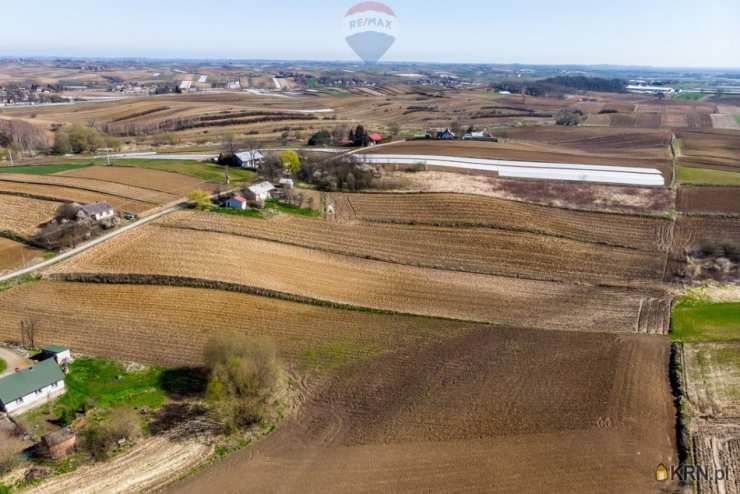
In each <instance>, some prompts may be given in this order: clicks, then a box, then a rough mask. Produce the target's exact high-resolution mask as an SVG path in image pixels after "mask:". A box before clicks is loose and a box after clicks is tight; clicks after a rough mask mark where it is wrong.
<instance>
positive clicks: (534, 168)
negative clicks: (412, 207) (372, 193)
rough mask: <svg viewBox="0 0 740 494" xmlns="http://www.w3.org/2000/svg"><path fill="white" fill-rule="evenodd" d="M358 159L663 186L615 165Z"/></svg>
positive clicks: (650, 172)
mask: <svg viewBox="0 0 740 494" xmlns="http://www.w3.org/2000/svg"><path fill="white" fill-rule="evenodd" d="M355 156H356V157H357V158H358V159H361V160H363V161H365V162H366V163H373V164H403V165H417V164H421V165H428V166H439V167H445V168H460V169H466V170H481V171H493V172H498V175H499V176H500V177H510V178H535V179H545V180H570V181H579V182H598V183H610V184H624V185H646V186H663V185H665V179H664V178H663V174H662V173H661V172H660V170H657V169H655V168H639V167H628V166H618V165H614V166H611V165H588V164H575V163H542V162H535V161H509V160H495V159H483V158H466V157H458V156H433V155H410V154H356V155H355Z"/></svg>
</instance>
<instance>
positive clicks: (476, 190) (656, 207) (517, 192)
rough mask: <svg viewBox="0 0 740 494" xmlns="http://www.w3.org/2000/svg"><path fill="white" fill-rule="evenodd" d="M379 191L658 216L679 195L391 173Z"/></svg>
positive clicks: (376, 186) (649, 189)
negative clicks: (466, 196)
mask: <svg viewBox="0 0 740 494" xmlns="http://www.w3.org/2000/svg"><path fill="white" fill-rule="evenodd" d="M373 188H374V189H375V190H378V191H383V192H393V193H408V192H416V193H418V192H427V193H430V192H436V193H439V192H447V193H458V194H475V195H481V196H489V197H495V198H498V199H506V200H509V201H518V202H528V203H532V204H539V205H543V206H553V207H558V208H566V209H578V210H582V211H597V212H607V213H619V214H643V215H645V214H657V213H661V212H665V211H668V210H669V209H672V208H673V207H674V206H675V199H674V197H673V192H672V191H671V190H670V189H668V188H665V187H629V186H620V185H602V184H591V183H585V182H584V183H573V182H570V183H565V182H554V181H548V180H516V179H507V178H500V177H491V176H487V175H470V174H463V173H448V172H440V171H422V172H419V171H414V172H413V173H408V172H402V171H395V172H394V171H388V170H387V169H386V170H384V173H383V174H382V176H381V178H380V179H378V180H376V181H375V183H374V185H373Z"/></svg>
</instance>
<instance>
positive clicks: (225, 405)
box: [204, 336, 282, 430]
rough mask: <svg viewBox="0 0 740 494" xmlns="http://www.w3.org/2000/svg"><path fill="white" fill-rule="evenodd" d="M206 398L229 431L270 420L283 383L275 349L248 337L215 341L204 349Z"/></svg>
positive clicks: (268, 343) (270, 344) (269, 344)
mask: <svg viewBox="0 0 740 494" xmlns="http://www.w3.org/2000/svg"><path fill="white" fill-rule="evenodd" d="M204 357H205V362H206V365H207V367H208V368H209V369H210V378H209V381H208V386H207V389H206V398H207V400H208V401H209V402H210V403H211V404H212V405H213V410H214V412H215V414H216V415H217V417H218V419H219V420H220V422H221V423H222V425H223V426H224V427H225V428H226V429H227V430H236V429H239V428H242V427H248V426H250V425H252V424H255V423H259V422H262V421H263V420H264V419H266V418H268V416H269V415H270V413H271V408H272V405H273V404H274V399H275V395H276V393H277V391H278V388H279V386H280V382H281V379H282V369H281V367H280V364H279V362H278V358H277V353H276V350H275V346H274V345H273V344H272V343H270V342H267V341H264V340H250V339H248V338H246V337H243V336H242V337H233V338H226V337H222V338H216V339H212V340H210V341H209V342H208V344H207V345H206V348H205V355H204Z"/></svg>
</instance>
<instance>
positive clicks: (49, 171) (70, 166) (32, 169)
mask: <svg viewBox="0 0 740 494" xmlns="http://www.w3.org/2000/svg"><path fill="white" fill-rule="evenodd" d="M89 166H93V163H64V164H60V165H26V166H4V167H0V173H24V174H28V175H53V174H55V173H61V172H64V171H67V170H76V169H78V168H87V167H89Z"/></svg>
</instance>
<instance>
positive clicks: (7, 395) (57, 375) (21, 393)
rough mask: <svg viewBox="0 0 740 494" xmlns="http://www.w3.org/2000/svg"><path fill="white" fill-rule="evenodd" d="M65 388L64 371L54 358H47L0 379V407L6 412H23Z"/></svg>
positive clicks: (57, 394)
mask: <svg viewBox="0 0 740 494" xmlns="http://www.w3.org/2000/svg"><path fill="white" fill-rule="evenodd" d="M65 390H66V388H65V387H64V372H62V369H61V368H60V367H59V364H57V362H56V360H54V359H53V358H52V359H48V360H45V361H43V362H41V363H40V364H37V365H34V366H33V367H28V368H27V369H21V370H19V371H18V372H16V373H15V374H11V375H10V376H7V377H4V378H2V379H0V409H1V410H2V411H4V412H6V413H8V414H13V413H21V412H25V411H27V410H29V409H31V408H33V407H36V406H39V405H43V404H44V403H46V402H48V401H49V400H52V399H54V398H56V397H57V396H60V395H61V394H63V393H64V392H65Z"/></svg>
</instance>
